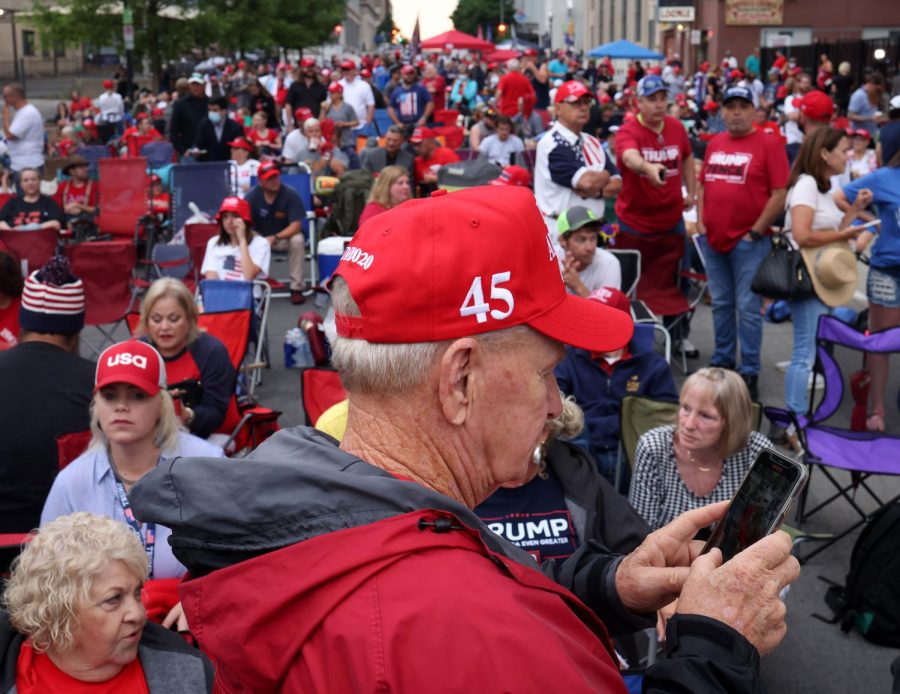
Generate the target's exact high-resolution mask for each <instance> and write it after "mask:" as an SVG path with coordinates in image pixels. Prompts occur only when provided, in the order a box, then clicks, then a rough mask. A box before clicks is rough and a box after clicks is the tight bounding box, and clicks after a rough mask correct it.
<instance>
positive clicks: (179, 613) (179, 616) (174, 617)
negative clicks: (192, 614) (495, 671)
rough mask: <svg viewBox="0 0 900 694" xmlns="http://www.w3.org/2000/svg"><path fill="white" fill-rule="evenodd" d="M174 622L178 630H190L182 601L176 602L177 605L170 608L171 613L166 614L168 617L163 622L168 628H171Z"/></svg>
mask: <svg viewBox="0 0 900 694" xmlns="http://www.w3.org/2000/svg"><path fill="white" fill-rule="evenodd" d="M173 624H174V625H175V630H176V631H190V627H189V626H188V622H187V617H186V616H185V615H184V608H183V607H182V606H181V601H178V602H177V603H175V607H173V608H172V609H171V610H169V614H167V615H166V618H165V619H164V620H163V623H162V625H163V626H164V627H165V628H166V629H171V628H172V625H173Z"/></svg>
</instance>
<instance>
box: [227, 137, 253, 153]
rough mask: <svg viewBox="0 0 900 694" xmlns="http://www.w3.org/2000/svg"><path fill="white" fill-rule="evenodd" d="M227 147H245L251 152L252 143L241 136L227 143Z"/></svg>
mask: <svg viewBox="0 0 900 694" xmlns="http://www.w3.org/2000/svg"><path fill="white" fill-rule="evenodd" d="M228 146H229V147H234V148H235V149H245V150H247V151H248V152H250V153H251V154H252V153H253V145H251V144H250V143H249V142H247V140H246V139H245V138H243V137H238V138H235V139H234V140H232V141H231V142H229V143H228Z"/></svg>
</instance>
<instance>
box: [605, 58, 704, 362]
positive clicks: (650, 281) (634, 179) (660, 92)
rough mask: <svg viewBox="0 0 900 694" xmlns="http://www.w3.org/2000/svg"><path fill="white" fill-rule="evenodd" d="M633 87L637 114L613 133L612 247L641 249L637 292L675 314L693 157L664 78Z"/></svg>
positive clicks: (681, 303)
mask: <svg viewBox="0 0 900 694" xmlns="http://www.w3.org/2000/svg"><path fill="white" fill-rule="evenodd" d="M637 92H638V110H639V113H638V115H637V117H636V118H635V119H634V120H632V121H630V122H626V123H625V124H624V125H623V126H622V127H621V128H620V129H619V131H618V132H617V133H616V156H617V162H616V163H617V166H618V169H619V171H620V172H621V174H622V191H621V192H620V193H619V197H618V199H617V200H616V215H617V216H618V218H619V229H620V233H619V235H618V237H617V238H616V247H617V248H626V249H636V250H639V251H640V252H641V260H642V265H641V279H640V282H639V284H638V288H637V293H638V296H639V297H640V298H641V299H643V300H644V301H645V302H646V303H647V305H648V306H649V307H650V309H651V310H652V311H653V312H654V313H656V314H658V315H662V316H677V315H679V314H681V313H683V312H684V311H686V310H687V308H688V307H687V302H686V301H685V298H684V295H683V294H682V293H681V290H680V288H679V284H678V283H679V280H678V277H679V270H680V267H681V259H682V257H683V256H684V243H685V229H684V220H683V218H682V215H683V214H684V211H685V210H688V209H690V208H691V207H693V206H694V203H695V201H696V194H695V190H696V176H695V174H694V157H693V155H692V154H691V144H690V141H689V140H688V137H687V132H686V131H685V129H684V126H683V125H682V124H681V122H680V121H679V120H678V119H677V118H673V117H672V116H667V115H666V108H667V106H668V87H666V83H665V82H663V80H662V78H661V77H659V76H658V75H648V76H646V77H644V78H643V79H641V81H640V82H638V87H637ZM682 182H683V185H684V187H685V188H686V189H687V196H686V197H685V196H683V195H682V190H681V187H682ZM686 349H687V348H686ZM687 351H688V352H693V351H694V350H693V348H690V349H687Z"/></svg>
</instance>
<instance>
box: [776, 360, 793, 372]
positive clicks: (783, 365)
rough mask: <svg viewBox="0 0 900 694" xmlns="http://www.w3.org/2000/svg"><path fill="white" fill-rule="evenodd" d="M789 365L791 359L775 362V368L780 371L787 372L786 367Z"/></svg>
mask: <svg viewBox="0 0 900 694" xmlns="http://www.w3.org/2000/svg"><path fill="white" fill-rule="evenodd" d="M790 365H791V360H790V359H788V360H787V361H778V362H775V368H776V369H778V371H780V372H781V373H787V370H788V367H789V366H790Z"/></svg>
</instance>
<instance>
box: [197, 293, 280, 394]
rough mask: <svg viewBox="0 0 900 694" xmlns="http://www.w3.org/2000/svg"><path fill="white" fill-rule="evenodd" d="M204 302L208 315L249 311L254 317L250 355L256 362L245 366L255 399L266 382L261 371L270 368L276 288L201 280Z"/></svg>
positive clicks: (247, 388) (248, 382)
mask: <svg viewBox="0 0 900 694" xmlns="http://www.w3.org/2000/svg"><path fill="white" fill-rule="evenodd" d="M199 292H200V298H201V301H202V303H203V311H204V313H219V312H221V311H246V310H250V311H251V312H252V314H253V322H252V325H251V328H250V343H251V346H248V348H247V353H248V355H251V358H252V361H251V363H249V364H245V372H247V373H248V374H249V377H248V378H247V381H246V390H247V392H248V393H249V394H250V395H253V390H254V388H255V387H256V386H257V385H258V384H259V383H260V382H261V381H262V373H261V369H262V368H266V367H267V366H268V363H269V360H268V350H269V340H268V327H267V326H268V322H269V305H270V303H271V301H272V288H271V287H270V286H269V285H268V283H267V282H265V281H263V280H253V281H252V282H242V281H236V280H201V281H200V287H199Z"/></svg>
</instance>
